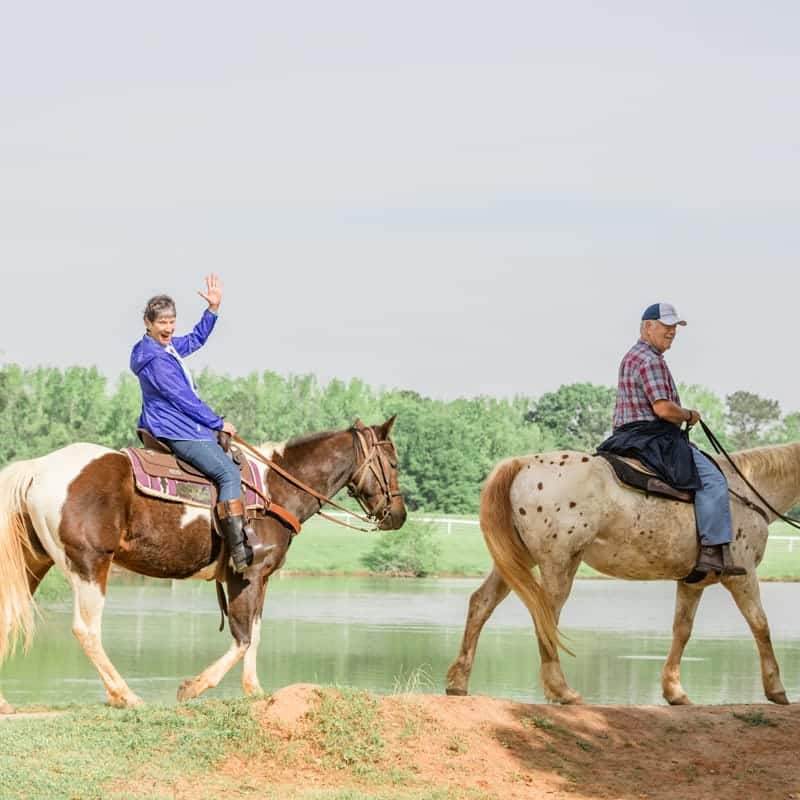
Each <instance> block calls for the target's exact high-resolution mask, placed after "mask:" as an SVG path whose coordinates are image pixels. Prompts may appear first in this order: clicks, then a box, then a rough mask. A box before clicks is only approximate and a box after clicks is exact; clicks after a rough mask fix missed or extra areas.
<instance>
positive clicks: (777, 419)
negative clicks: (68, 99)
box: [0, 364, 800, 514]
mask: <svg viewBox="0 0 800 800" xmlns="http://www.w3.org/2000/svg"><path fill="white" fill-rule="evenodd" d="M197 382H198V386H199V390H200V394H201V396H202V397H203V398H204V399H205V400H206V401H207V402H208V404H209V405H210V406H211V407H212V408H213V409H214V410H215V411H217V412H218V413H221V414H224V415H225V416H226V417H227V418H229V419H230V420H232V421H233V422H234V423H235V424H236V426H237V428H238V429H239V432H240V433H241V435H242V436H243V437H244V438H245V439H247V440H248V441H251V442H253V443H260V442H265V441H283V440H285V439H288V438H291V437H294V436H299V435H302V434H305V433H310V432H313V431H319V430H326V429H335V428H344V427H347V426H349V425H351V424H352V423H353V421H354V420H355V419H356V417H360V418H361V419H362V420H364V422H366V423H377V422H382V421H383V420H385V419H387V418H388V417H390V416H391V415H392V414H397V415H398V419H397V424H396V426H395V429H394V434H393V438H394V441H395V443H396V444H397V448H398V452H399V456H400V479H401V487H402V489H403V493H404V495H405V497H406V503H407V505H408V507H409V508H410V509H411V510H420V511H428V512H445V513H450V514H454V513H475V512H476V511H477V507H478V493H479V491H480V486H481V484H482V483H483V480H484V479H485V477H486V475H487V474H488V473H489V471H490V470H491V468H492V466H493V465H494V464H495V463H496V462H497V461H498V460H500V459H501V458H504V457H506V456H511V455H523V454H526V453H533V452H541V451H546V450H551V449H567V448H569V449H575V450H582V451H586V452H593V450H594V448H595V447H596V446H597V445H598V444H599V443H600V442H601V441H602V440H603V439H604V438H605V437H606V436H607V435H608V433H610V426H611V414H612V410H613V407H614V396H615V390H614V389H613V388H612V387H609V386H597V385H594V384H590V383H574V384H569V385H567V386H562V387H560V388H559V389H558V391H555V392H548V393H546V394H543V395H542V396H541V397H539V398H534V397H529V396H524V395H519V396H516V397H513V398H493V397H473V398H466V399H464V398H461V399H457V400H449V401H445V400H437V399H433V398H429V397H424V396H422V395H420V394H418V393H416V392H413V391H408V390H399V389H376V388H374V387H371V386H369V385H368V384H366V383H364V382H363V381H360V380H357V379H353V380H350V381H341V380H332V381H330V382H328V383H327V384H325V385H323V384H321V383H320V382H319V381H318V380H317V379H316V377H315V376H313V375H289V376H282V375H278V374H276V373H274V372H262V373H255V372H254V373H251V374H250V375H247V376H244V377H236V378H234V377H230V376H226V375H216V374H214V373H211V372H208V371H205V372H203V373H201V374H200V375H198V377H197ZM679 390H680V392H681V399H682V402H683V404H684V405H685V406H688V407H691V408H697V409H699V410H700V411H701V413H702V414H703V417H704V419H705V420H706V422H707V423H708V424H709V426H710V427H711V429H712V430H714V431H715V433H716V434H717V436H718V437H719V438H720V439H721V441H722V442H723V443H724V444H725V445H726V447H729V448H730V449H732V450H735V449H742V448H746V447H753V446H757V445H761V444H771V443H778V442H788V441H798V440H800V412H795V413H791V414H787V415H785V416H784V415H782V414H781V411H780V408H779V405H778V403H777V401H775V400H770V399H768V398H763V397H760V396H758V395H757V394H754V393H752V392H747V391H738V392H734V393H733V394H730V395H727V396H726V397H725V398H721V397H719V396H718V395H716V394H715V393H714V392H713V391H711V390H710V389H707V388H705V387H703V386H680V387H679ZM140 409H141V396H140V392H139V384H138V381H137V380H136V378H135V377H134V376H133V375H130V374H123V375H122V376H120V377H119V378H118V379H117V380H116V381H113V382H110V381H109V380H108V379H107V378H106V376H104V375H103V374H102V373H100V372H99V371H98V370H97V369H96V368H95V367H69V368H66V369H56V368H53V367H38V368H34V369H24V368H22V367H20V366H18V365H15V364H5V365H2V366H0V466H3V465H5V464H6V463H8V462H10V461H14V460H17V459H23V458H33V457H36V456H39V455H43V454H44V453H47V452H50V451H51V450H55V449H57V448H59V447H62V446H63V445H65V444H69V443H71V442H77V441H87V442H95V443H98V444H103V445H106V446H107V447H112V448H120V447H125V446H127V445H131V444H134V442H135V441H136V430H135V429H136V421H137V419H138V417H139V412H140ZM693 438H694V439H695V441H697V443H698V444H699V445H700V446H701V447H704V448H707V447H708V445H707V442H705V441H704V437H703V436H702V434H701V433H699V432H695V433H693Z"/></svg>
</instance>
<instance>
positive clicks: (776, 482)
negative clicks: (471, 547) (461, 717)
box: [447, 443, 800, 705]
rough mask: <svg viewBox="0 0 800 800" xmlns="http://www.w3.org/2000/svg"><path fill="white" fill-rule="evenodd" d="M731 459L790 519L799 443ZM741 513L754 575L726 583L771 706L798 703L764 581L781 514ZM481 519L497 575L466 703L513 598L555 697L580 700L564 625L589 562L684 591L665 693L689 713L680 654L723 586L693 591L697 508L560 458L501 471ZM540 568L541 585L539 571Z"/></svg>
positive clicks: (473, 602) (466, 642)
mask: <svg viewBox="0 0 800 800" xmlns="http://www.w3.org/2000/svg"><path fill="white" fill-rule="evenodd" d="M732 458H733V460H734V461H735V462H736V464H737V466H738V467H739V469H740V470H741V472H742V473H743V474H744V475H745V476H746V477H747V478H748V480H749V481H750V482H751V483H752V484H753V485H754V486H755V487H756V488H757V489H758V490H759V492H761V494H763V495H764V497H765V498H767V499H768V500H769V501H770V503H771V504H772V505H773V506H774V508H775V509H776V510H777V511H779V512H780V513H782V514H783V513H785V512H786V511H787V510H788V509H790V508H791V507H792V506H793V505H795V504H796V503H797V502H798V499H800V443H796V444H788V445H779V446H774V447H762V448H756V449H753V450H744V451H742V452H739V453H734V454H733V455H732ZM724 471H725V474H726V477H727V479H728V483H729V485H730V487H731V489H733V490H734V491H736V492H738V493H739V494H740V495H743V496H744V497H745V498H747V499H749V500H750V501H751V502H753V503H758V502H759V501H758V499H757V498H755V497H754V496H753V493H752V492H751V491H750V490H749V489H748V488H747V487H746V486H745V484H744V481H742V480H741V478H739V477H738V476H737V475H736V474H735V473H734V472H733V470H732V469H730V468H729V467H727V465H726V468H725V469H724ZM731 511H732V514H733V530H734V541H733V543H732V545H731V551H732V553H733V555H734V556H735V560H736V563H737V564H742V565H743V566H745V567H746V568H747V574H746V575H743V576H741V577H724V578H722V579H721V582H722V584H723V586H725V588H726V589H728V591H729V592H730V593H731V594H732V595H733V599H734V601H735V602H736V605H737V606H738V607H739V610H740V611H741V612H742V614H743V616H744V618H745V619H746V620H747V623H748V625H749V626H750V630H751V631H752V633H753V636H754V638H755V640H756V645H757V647H758V652H759V656H760V658H761V675H762V680H763V684H764V692H765V694H766V696H767V698H768V699H769V700H771V701H773V702H775V703H787V702H788V700H787V698H786V692H785V690H784V688H783V684H782V683H781V679H780V672H779V669H778V664H777V661H776V660H775V653H774V652H773V649H772V642H771V639H770V632H769V625H768V623H767V617H766V615H765V614H764V609H763V608H762V607H761V599H760V594H759V586H758V578H757V577H756V566H757V565H758V564H759V563H760V561H761V558H762V556H763V555H764V548H765V547H766V544H767V534H768V530H767V524H768V521H769V522H771V521H772V520H774V519H775V515H773V514H771V513H770V514H768V516H766V518H765V516H762V515H761V514H760V513H759V512H758V511H757V510H755V509H754V508H752V507H749V506H747V505H745V504H744V503H743V502H741V501H740V500H737V499H735V498H733V499H732V500H731ZM480 519H481V529H482V531H483V535H484V538H485V540H486V544H487V546H488V548H489V551H490V552H491V554H492V558H493V560H494V567H493V569H492V571H491V572H490V574H489V576H488V577H487V578H486V580H485V581H484V582H483V584H482V585H481V586H480V587H479V588H478V589H477V590H476V591H475V592H474V594H473V595H472V597H471V598H470V603H469V612H468V616H467V622H466V626H465V630H464V638H463V640H462V643H461V651H460V653H459V655H458V658H457V659H456V660H455V662H454V663H453V665H452V666H451V667H450V669H449V671H448V673H447V693H448V694H456V695H463V694H466V693H467V686H468V683H469V675H470V672H471V670H472V662H473V659H474V657H475V649H476V647H477V644H478V637H479V636H480V632H481V629H482V627H483V625H484V623H485V622H486V620H487V619H488V618H489V617H490V616H491V614H492V612H493V611H494V609H495V608H496V607H497V605H498V603H500V602H501V601H502V600H503V599H505V597H506V596H507V595H508V593H509V591H510V590H511V589H513V590H514V591H515V592H516V593H517V594H518V595H519V596H520V598H521V599H522V601H523V602H524V603H525V605H526V606H527V608H528V610H529V611H530V613H531V616H532V617H533V620H534V624H535V627H536V634H537V638H538V642H539V653H540V656H541V662H542V663H541V678H542V684H543V687H544V692H545V695H546V696H547V698H548V699H550V700H553V701H556V702H560V703H576V702H580V701H581V697H580V695H579V694H578V693H577V692H576V691H574V690H573V689H571V688H570V687H569V686H568V685H567V682H566V680H565V678H564V673H563V672H562V670H561V664H560V661H559V657H558V647H559V644H560V640H559V633H558V629H557V625H558V619H559V615H560V613H561V609H562V607H563V605H564V603H565V602H566V600H567V597H568V596H569V593H570V590H571V589H572V581H573V579H574V577H575V572H576V571H577V569H578V565H579V564H580V563H581V561H585V562H586V563H587V564H589V565H590V566H592V567H594V568H595V569H596V570H599V571H600V572H603V573H605V574H606V575H610V576H612V577H615V578H626V579H629V580H677V581H678V583H677V598H676V603H675V617H674V622H673V628H672V634H673V638H672V647H671V648H670V651H669V655H668V656H667V660H666V663H665V665H664V669H663V672H662V676H661V683H662V690H663V694H664V698H665V699H666V700H667V701H668V702H669V703H671V704H673V705H682V704H686V703H689V698H688V696H687V694H686V692H685V691H684V689H683V686H682V685H681V680H680V662H681V656H682V655H683V650H684V648H685V647H686V643H687V642H688V640H689V636H690V635H691V632H692V624H693V622H694V616H695V612H696V611H697V606H698V604H699V602H700V598H701V596H702V594H703V590H704V589H705V587H706V586H709V585H711V584H712V583H716V582H718V581H719V578H717V577H716V576H711V577H707V578H706V579H704V580H703V581H702V582H701V583H698V584H692V585H687V584H685V583H682V582H681V581H680V579H681V578H682V577H684V576H685V575H687V574H688V573H689V571H690V570H691V569H692V567H693V565H694V563H695V560H696V558H697V552H698V542H697V535H696V532H695V531H696V527H695V520H694V509H693V508H692V506H691V505H688V504H685V503H680V502H676V501H672V500H664V499H660V498H656V497H649V496H645V495H644V494H641V493H639V492H634V491H631V490H630V489H628V488H625V487H623V486H622V485H621V484H620V483H618V481H617V479H616V477H615V476H614V473H613V472H612V469H611V467H610V466H609V464H608V463H607V462H606V461H605V459H602V458H590V457H589V456H587V455H585V454H583V453H575V452H568V451H557V452H555V453H544V454H540V455H531V456H525V457H523V458H511V459H508V460H506V461H503V462H501V463H500V464H498V465H497V466H496V467H495V469H494V471H493V472H492V474H491V475H490V476H489V478H488V479H487V480H486V484H485V485H484V488H483V492H482V494H481V505H480ZM535 565H538V567H539V572H540V575H541V579H539V578H537V577H536V575H535V574H534V573H533V572H532V569H533V567H534V566H535ZM597 613H598V614H602V613H603V612H602V609H601V608H598V609H597Z"/></svg>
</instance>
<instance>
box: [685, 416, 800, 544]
mask: <svg viewBox="0 0 800 800" xmlns="http://www.w3.org/2000/svg"><path fill="white" fill-rule="evenodd" d="M699 422H700V427H701V428H702V429H703V433H704V434H705V435H706V438H707V439H708V441H709V442H710V443H711V446H712V447H713V448H714V450H716V451H717V453H720V454H721V455H723V456H724V457H725V459H726V461H727V462H728V463H729V464H730V465H731V466H732V467H733V469H734V472H736V474H737V475H738V476H739V477H740V478H741V479H742V480H743V481H744V482H745V484H746V485H747V487H748V489H750V491H751V492H752V493H753V494H754V495H755V496H756V497H757V498H758V499H759V500H760V501H761V502H762V503H763V504H764V505H765V506H766V507H767V508H768V509H769V510H770V511H771V512H772V513H773V514H774V515H775V516H776V517H777V518H778V519H782V520H783V521H784V522H786V523H788V524H789V525H791V526H792V527H793V528H797V529H799V530H800V520H797V519H794V518H793V517H787V516H786V515H785V514H781V513H780V511H777V510H776V509H774V508H773V507H772V505H770V503H769V502H768V501H767V500H766V499H765V498H764V496H763V495H762V494H761V493H760V492H759V491H758V489H756V487H755V486H753V484H752V483H750V481H749V480H747V478H745V476H744V475H743V474H742V472H741V470H740V469H739V467H737V466H736V464H735V463H734V461H733V459H732V458H731V457H730V456H729V455H728V453H727V452H726V450H725V448H724V447H723V446H722V444H721V443H720V441H719V439H717V437H716V434H715V433H714V432H713V431H712V430H711V428H709V427H708V425H706V424H705V422H703V420H702V419H701V420H699ZM728 491H729V492H730V493H731V494H732V495H733V496H734V497H736V498H737V499H739V500H741V501H742V502H743V503H744V504H745V505H747V506H750V507H751V508H753V509H755V510H756V511H758V512H760V513H761V514H762V516H763V517H764V519H766V520H767V521H768V522H769V519H768V518H767V514H766V512H765V511H764V510H763V509H762V508H759V507H758V506H757V505H756V504H755V503H753V502H752V500H748V499H747V498H746V497H743V496H742V495H740V494H739V493H738V492H734V491H733V490H732V489H730V488H729V489H728Z"/></svg>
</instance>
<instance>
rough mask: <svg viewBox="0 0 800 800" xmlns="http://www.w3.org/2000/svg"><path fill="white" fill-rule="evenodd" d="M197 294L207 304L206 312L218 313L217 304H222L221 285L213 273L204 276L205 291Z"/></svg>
mask: <svg viewBox="0 0 800 800" xmlns="http://www.w3.org/2000/svg"><path fill="white" fill-rule="evenodd" d="M197 294H199V295H200V297H202V298H203V300H205V301H206V302H207V303H208V310H209V311H211V312H212V313H214V314H216V313H217V311H219V304H220V303H221V302H222V284H221V283H220V280H219V275H215V274H214V273H213V272H212V273H211V274H210V275H206V290H205V292H198V293H197Z"/></svg>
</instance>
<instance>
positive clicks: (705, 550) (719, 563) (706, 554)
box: [683, 544, 747, 583]
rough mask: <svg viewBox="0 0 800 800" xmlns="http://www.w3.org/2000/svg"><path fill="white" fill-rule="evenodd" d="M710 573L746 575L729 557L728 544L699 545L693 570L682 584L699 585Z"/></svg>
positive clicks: (729, 549) (744, 570)
mask: <svg viewBox="0 0 800 800" xmlns="http://www.w3.org/2000/svg"><path fill="white" fill-rule="evenodd" d="M710 572H715V573H716V574H717V575H746V574H747V570H746V569H745V568H744V567H737V566H736V564H734V563H733V558H732V556H731V546H730V545H729V544H714V545H700V555H699V556H698V558H697V563H696V564H695V565H694V569H693V570H692V571H691V572H690V573H689V574H688V575H687V576H686V577H685V578H684V579H683V582H684V583H699V582H700V581H702V580H703V578H705V577H706V575H708V574H709V573H710Z"/></svg>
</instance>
